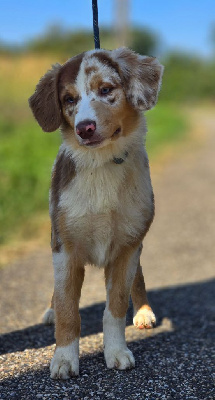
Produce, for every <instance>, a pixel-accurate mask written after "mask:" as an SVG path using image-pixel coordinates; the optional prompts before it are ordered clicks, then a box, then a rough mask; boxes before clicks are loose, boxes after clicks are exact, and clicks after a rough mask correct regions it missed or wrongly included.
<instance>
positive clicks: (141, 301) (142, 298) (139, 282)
mask: <svg viewBox="0 0 215 400" xmlns="http://www.w3.org/2000/svg"><path fill="white" fill-rule="evenodd" d="M131 298H132V302H133V306H134V309H135V310H136V311H137V310H139V309H141V307H143V306H146V305H149V302H148V298H147V294H146V288H145V282H144V276H143V272H142V268H141V266H140V264H139V265H138V267H137V272H136V275H135V278H134V282H133V285H132V288H131Z"/></svg>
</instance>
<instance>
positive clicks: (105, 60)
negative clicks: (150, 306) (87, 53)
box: [91, 51, 119, 74]
mask: <svg viewBox="0 0 215 400" xmlns="http://www.w3.org/2000/svg"><path fill="white" fill-rule="evenodd" d="M91 57H92V58H97V59H98V60H99V61H100V62H101V63H102V64H104V65H107V66H108V67H110V68H112V69H113V70H114V71H116V72H117V73H118V74H119V65H118V63H117V62H115V61H114V60H113V59H112V58H111V57H110V56H109V55H108V54H107V53H106V52H105V51H104V52H103V51H99V52H98V53H94V54H92V55H91Z"/></svg>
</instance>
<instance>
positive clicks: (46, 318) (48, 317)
mask: <svg viewBox="0 0 215 400" xmlns="http://www.w3.org/2000/svg"><path fill="white" fill-rule="evenodd" d="M54 322H55V313H54V292H53V295H52V299H51V305H50V307H49V308H47V310H46V311H45V313H44V315H43V323H44V324H45V325H52V324H54Z"/></svg>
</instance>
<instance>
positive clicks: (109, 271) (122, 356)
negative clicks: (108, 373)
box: [103, 249, 139, 369]
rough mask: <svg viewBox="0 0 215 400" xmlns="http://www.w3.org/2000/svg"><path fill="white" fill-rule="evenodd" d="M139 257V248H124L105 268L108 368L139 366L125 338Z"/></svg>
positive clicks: (105, 334)
mask: <svg viewBox="0 0 215 400" xmlns="http://www.w3.org/2000/svg"><path fill="white" fill-rule="evenodd" d="M138 259H139V250H138V249H137V250H135V251H132V250H131V249H123V250H122V251H121V252H120V254H119V256H118V257H117V259H116V260H115V261H114V262H113V263H111V264H110V265H108V266H107V267H106V268H105V281H106V290H107V302H106V308H105V311H104V318H103V329H104V355H105V360H106V364H107V367H108V368H118V369H128V368H132V367H134V366H135V360H134V357H133V354H132V352H131V351H130V350H129V349H128V348H127V345H126V341H125V324H126V312H127V309H128V303H129V295H130V290H131V286H132V283H133V279H134V276H135V273H136V268H137V265H138Z"/></svg>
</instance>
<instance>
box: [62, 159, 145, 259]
mask: <svg viewBox="0 0 215 400" xmlns="http://www.w3.org/2000/svg"><path fill="white" fill-rule="evenodd" d="M135 164H136V162H135V161H132V159H128V160H126V161H125V162H124V163H123V164H121V165H117V164H115V163H114V162H111V163H107V164H106V165H103V166H101V167H98V168H92V169H90V168H87V169H84V170H82V171H79V172H78V173H77V175H76V176H75V177H74V179H73V180H72V181H71V183H70V184H69V185H68V186H67V188H66V189H64V191H63V193H61V196H60V202H59V208H60V209H61V210H62V211H63V212H64V213H65V215H66V224H67V230H68V231H69V232H70V237H71V240H72V241H74V240H75V241H79V242H81V243H83V242H84V244H85V247H87V249H88V250H87V252H88V254H89V253H90V256H89V260H88V261H89V262H91V263H93V264H96V265H104V264H105V263H106V262H107V259H108V257H109V256H110V253H109V252H110V247H111V243H112V242H113V240H114V239H113V238H117V243H118V245H120V244H123V243H125V242H126V241H127V240H128V238H129V237H135V236H136V235H138V234H139V233H140V231H141V229H143V226H144V215H143V210H144V208H145V209H147V208H150V203H151V184H150V178H149V172H148V170H145V169H143V168H141V165H143V163H142V162H140V163H139V162H138V163H137V164H138V166H137V165H135ZM133 175H134V177H133Z"/></svg>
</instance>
